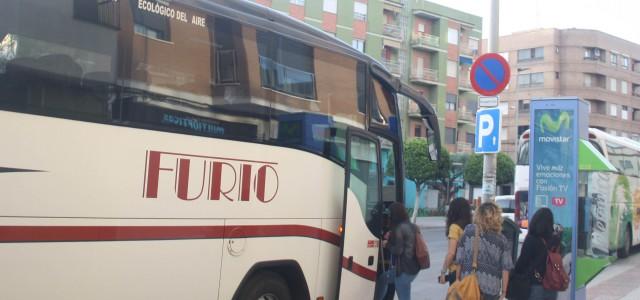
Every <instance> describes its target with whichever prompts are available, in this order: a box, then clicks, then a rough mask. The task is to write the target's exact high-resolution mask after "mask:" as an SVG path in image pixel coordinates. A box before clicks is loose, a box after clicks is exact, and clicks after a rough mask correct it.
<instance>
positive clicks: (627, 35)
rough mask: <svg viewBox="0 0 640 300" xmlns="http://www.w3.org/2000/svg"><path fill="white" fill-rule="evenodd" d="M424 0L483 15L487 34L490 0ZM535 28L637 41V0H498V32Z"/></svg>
mask: <svg viewBox="0 0 640 300" xmlns="http://www.w3.org/2000/svg"><path fill="white" fill-rule="evenodd" d="M410 1H416V0H410ZM428 1H431V2H435V3H438V4H442V5H446V6H449V7H453V8H456V9H459V10H462V11H465V12H468V13H472V14H475V15H480V16H481V17H482V18H483V31H484V33H483V34H484V37H485V38H486V37H488V30H489V16H490V6H491V0H428ZM536 28H560V29H563V28H581V29H597V30H600V31H603V32H606V33H609V34H612V35H615V36H618V37H621V38H623V39H625V40H629V41H632V42H634V43H637V44H640V1H638V0H526V1H525V0H501V1H500V35H505V34H509V33H512V32H517V31H524V30H531V29H536Z"/></svg>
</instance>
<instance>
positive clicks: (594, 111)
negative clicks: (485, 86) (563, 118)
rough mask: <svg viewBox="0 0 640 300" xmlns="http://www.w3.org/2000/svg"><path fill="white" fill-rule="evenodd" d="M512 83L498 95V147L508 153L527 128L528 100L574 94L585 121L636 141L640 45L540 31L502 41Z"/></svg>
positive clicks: (587, 33)
mask: <svg viewBox="0 0 640 300" xmlns="http://www.w3.org/2000/svg"><path fill="white" fill-rule="evenodd" d="M499 47H500V50H501V54H502V55H503V56H504V57H505V58H507V59H508V61H509V64H510V66H511V76H512V77H511V83H510V84H509V86H508V88H507V89H506V90H505V91H504V92H502V93H501V95H500V102H501V103H500V107H501V108H502V110H503V113H504V116H503V129H502V130H503V132H502V138H503V140H502V149H503V151H506V152H509V153H511V154H512V155H514V153H515V148H516V146H517V137H518V136H519V135H520V134H521V133H522V132H524V131H525V130H527V129H528V128H529V103H530V101H531V99H534V98H540V97H553V96H578V97H580V98H582V99H584V100H586V101H588V102H589V104H590V115H589V123H590V126H591V127H595V128H599V129H601V130H604V131H606V132H609V133H612V134H614V135H618V136H623V137H628V138H631V139H635V140H640V45H638V44H635V43H632V42H630V41H626V40H623V39H621V38H618V37H615V36H613V35H610V34H607V33H604V32H600V31H597V30H584V29H539V30H533V31H527V32H519V33H514V34H511V35H507V36H502V37H500V45H499Z"/></svg>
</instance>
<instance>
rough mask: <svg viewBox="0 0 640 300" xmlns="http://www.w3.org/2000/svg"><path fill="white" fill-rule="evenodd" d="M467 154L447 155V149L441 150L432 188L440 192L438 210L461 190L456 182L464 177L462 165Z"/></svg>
mask: <svg viewBox="0 0 640 300" xmlns="http://www.w3.org/2000/svg"><path fill="white" fill-rule="evenodd" d="M468 157H469V156H468V154H463V153H455V154H449V151H447V149H442V152H441V154H440V160H438V170H437V174H436V176H435V178H434V179H433V183H432V185H433V187H434V188H435V189H436V190H438V191H439V192H440V197H439V201H438V208H442V207H444V205H446V204H448V203H449V202H450V201H451V198H452V197H453V196H454V195H455V194H456V193H457V192H458V190H460V188H462V186H460V185H457V184H456V181H458V179H460V178H462V176H463V175H464V164H465V162H466V161H467V158H468Z"/></svg>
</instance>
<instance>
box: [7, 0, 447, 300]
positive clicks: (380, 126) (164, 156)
mask: <svg viewBox="0 0 640 300" xmlns="http://www.w3.org/2000/svg"><path fill="white" fill-rule="evenodd" d="M0 7H1V8H0V140H1V141H2V145H1V146H0V270H1V271H0V295H1V296H0V298H2V299H45V298H46V299H271V300H273V299H285V300H286V299H337V298H340V299H371V298H372V294H373V290H374V286H375V279H376V276H377V274H378V272H380V270H379V267H378V266H379V265H380V264H379V263H378V261H379V252H380V251H379V245H380V243H379V239H380V235H381V222H382V217H381V215H382V213H381V210H382V208H383V207H384V205H382V204H383V203H389V202H393V201H402V199H403V197H404V194H403V180H404V178H403V164H402V147H401V145H402V138H401V134H400V133H401V130H402V129H401V128H400V127H401V125H400V124H401V122H400V119H399V114H398V104H397V103H398V102H397V101H398V99H399V98H400V97H406V98H407V99H409V100H411V101H414V102H415V103H416V104H417V105H418V106H419V108H420V114H421V116H422V117H423V119H424V121H425V124H426V125H428V126H429V128H430V130H429V133H430V135H431V136H430V138H431V139H432V140H433V141H434V142H433V143H432V144H431V145H432V146H433V147H430V149H425V151H426V152H428V153H429V154H430V155H431V156H434V155H435V156H437V149H438V148H439V134H438V133H439V128H438V123H437V118H436V116H435V113H434V111H433V109H432V107H431V106H430V105H429V104H428V102H426V100H425V99H424V98H422V97H421V96H419V95H417V94H416V93H415V92H413V91H412V90H411V89H409V88H407V87H406V86H404V85H403V84H401V83H400V82H399V80H397V79H395V78H393V77H392V76H391V75H390V74H389V73H388V72H386V71H385V70H384V68H383V67H381V65H380V64H379V63H377V62H376V61H375V60H373V59H371V58H370V57H367V56H365V55H363V54H361V53H360V52H358V51H356V50H354V49H352V48H350V47H349V46H348V45H346V44H344V43H342V42H340V41H338V40H337V39H335V38H333V37H331V36H329V35H327V34H325V33H323V32H321V31H319V30H317V29H314V28H312V27H310V26H308V25H305V24H303V23H301V22H298V21H296V20H293V19H290V18H288V17H286V16H284V15H282V14H280V13H277V12H275V11H272V10H270V9H268V8H264V7H261V6H258V5H255V4H252V3H248V2H245V1H223V0H209V1H195V0H184V1H182V0H171V1H168V0H167V1H160V0H155V1H154V0H50V1H43V0H5V1H2V3H1V4H0ZM383 177H385V178H387V180H383ZM389 178H391V179H390V180H389Z"/></svg>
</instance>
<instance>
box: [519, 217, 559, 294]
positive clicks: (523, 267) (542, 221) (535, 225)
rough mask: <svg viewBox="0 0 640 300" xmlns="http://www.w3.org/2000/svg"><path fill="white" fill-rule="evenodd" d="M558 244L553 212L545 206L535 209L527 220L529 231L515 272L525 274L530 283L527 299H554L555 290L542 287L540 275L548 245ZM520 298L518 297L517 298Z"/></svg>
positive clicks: (542, 271)
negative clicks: (529, 219)
mask: <svg viewBox="0 0 640 300" xmlns="http://www.w3.org/2000/svg"><path fill="white" fill-rule="evenodd" d="M559 244H560V240H559V239H558V238H557V237H555V236H554V230H553V213H551V210H550V209H549V208H546V207H542V208H540V209H538V211H536V213H535V214H534V215H533V217H532V218H531V222H529V233H528V234H527V237H526V238H525V239H524V243H523V244H522V252H521V253H520V257H518V261H517V262H516V268H515V273H517V274H524V275H526V276H527V278H528V281H529V283H530V285H531V289H530V293H529V297H528V298H523V299H522V300H524V299H529V300H555V299H556V298H557V292H555V291H549V290H545V289H544V287H542V276H544V274H545V271H546V269H547V256H548V254H547V253H548V252H547V250H548V247H553V246H556V245H559ZM518 300H520V299H518Z"/></svg>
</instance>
